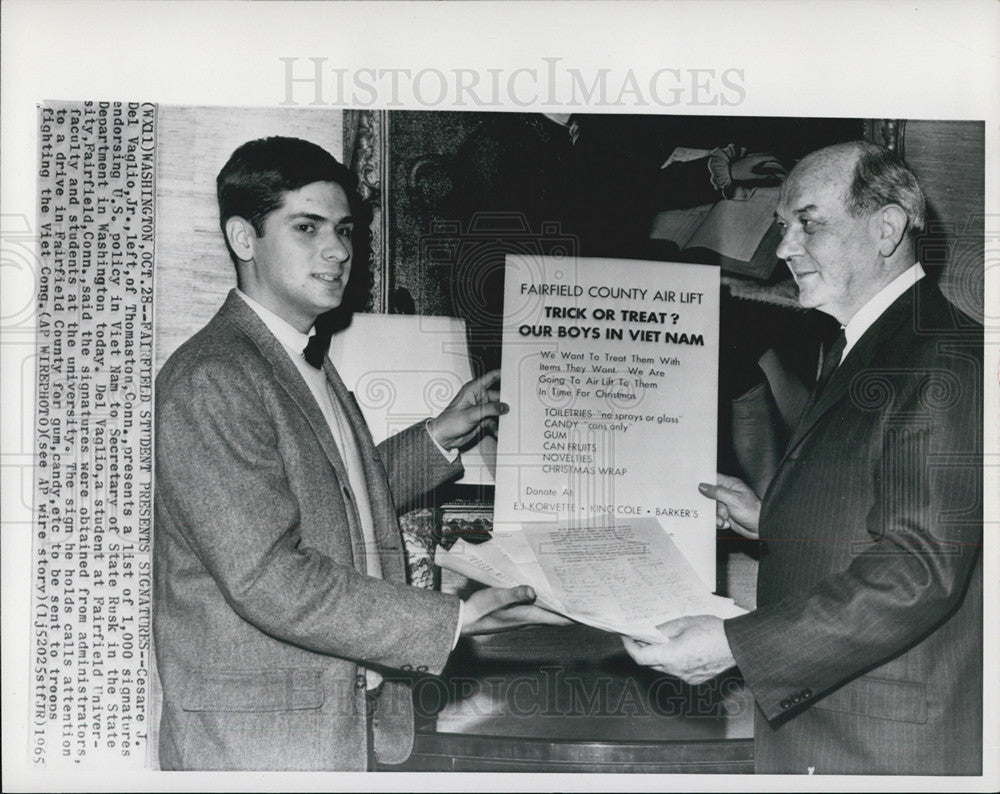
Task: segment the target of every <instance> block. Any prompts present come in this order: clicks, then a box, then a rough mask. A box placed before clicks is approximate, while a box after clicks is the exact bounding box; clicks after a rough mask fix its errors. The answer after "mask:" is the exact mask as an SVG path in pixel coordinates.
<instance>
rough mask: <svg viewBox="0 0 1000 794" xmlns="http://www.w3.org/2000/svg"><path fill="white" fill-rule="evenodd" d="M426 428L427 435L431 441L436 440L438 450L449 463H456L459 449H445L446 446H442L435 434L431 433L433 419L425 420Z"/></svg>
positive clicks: (435, 444)
mask: <svg viewBox="0 0 1000 794" xmlns="http://www.w3.org/2000/svg"><path fill="white" fill-rule="evenodd" d="M424 430H426V431H427V435H428V436H430V438H431V441H433V442H434V446H435V447H437V448H438V451H439V452H440V453H441V454H442V455H444V458H445V460H447V461H448V462H449V463H454V462H455V461H456V460H458V450H457V449H445V448H444V447H442V446H441V445H440V444H439V443H438V440H437V439H436V438H434V436H432V435H431V420H430V419H428V420H427V421H426V422H424Z"/></svg>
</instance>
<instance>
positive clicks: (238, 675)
mask: <svg viewBox="0 0 1000 794" xmlns="http://www.w3.org/2000/svg"><path fill="white" fill-rule="evenodd" d="M325 371H326V375H327V379H328V380H329V382H330V383H331V384H332V385H333V388H334V390H335V392H336V394H337V396H338V397H339V398H340V400H341V402H342V404H343V405H344V406H345V409H346V411H347V414H348V417H349V420H350V422H351V425H352V426H353V429H354V434H355V438H356V439H357V444H358V448H359V451H360V454H361V457H362V459H363V462H364V468H365V475H366V479H367V482H368V488H369V496H370V500H371V505H372V512H373V516H374V520H375V529H376V536H377V543H378V551H379V554H380V557H381V562H382V570H383V572H384V576H385V580H384V581H382V580H376V579H371V578H368V577H366V576H363V575H362V574H361V573H359V571H363V570H364V569H365V564H364V558H363V553H364V541H363V539H362V533H361V528H360V525H359V521H358V515H357V509H356V507H355V501H354V496H353V494H352V492H351V487H350V485H349V483H348V480H347V474H346V470H345V468H344V462H343V461H342V459H341V457H340V453H339V452H338V450H337V448H336V446H335V444H334V441H333V438H332V436H331V434H330V431H329V428H328V426H327V425H326V422H325V420H324V418H323V415H322V414H321V413H320V409H319V406H318V405H317V404H316V401H315V400H314V399H313V397H312V394H311V393H310V392H309V388H308V386H307V385H306V383H305V381H304V380H303V379H302V377H301V375H300V374H299V372H298V370H297V369H296V367H295V364H294V363H293V362H292V361H291V360H290V359H289V357H288V355H287V353H286V352H285V350H284V348H282V346H281V344H280V343H279V342H278V341H277V339H275V338H274V336H273V335H272V334H271V333H270V331H268V330H267V328H266V326H265V325H264V324H263V323H262V322H261V320H260V319H259V318H258V317H257V315H256V314H254V312H253V311H252V310H251V309H250V308H249V307H248V306H247V305H246V304H245V303H244V302H243V301H242V300H241V299H240V298H239V297H238V296H236V295H235V293H231V294H230V295H229V298H228V299H227V300H226V302H225V304H224V305H223V306H222V308H221V309H220V310H219V312H218V314H216V316H215V317H214V318H213V319H212V321H211V322H210V323H209V324H208V325H207V326H206V327H205V328H204V329H202V330H201V331H200V332H199V333H198V334H196V335H195V336H194V337H192V338H191V339H190V340H189V341H188V342H187V343H185V344H184V345H183V346H182V347H181V348H180V349H178V351H177V352H176V353H175V354H174V355H173V356H171V358H170V360H169V361H168V362H167V363H166V365H165V366H164V367H163V370H162V371H161V372H160V374H159V376H158V378H157V384H156V492H155V503H156V525H155V534H154V582H155V584H154V587H155V590H154V609H153V628H154V636H155V647H156V659H157V665H158V669H159V674H160V678H161V681H162V685H163V693H164V707H163V716H162V720H161V729H160V731H161V732H160V763H161V766H162V767H163V768H165V769H313V770H323V769H325V770H331V769H338V770H339V769H344V770H363V769H365V766H366V762H367V747H366V724H365V720H366V714H365V694H364V688H365V682H364V676H363V675H362V674H361V671H360V670H359V663H361V664H363V665H366V666H371V667H375V668H378V669H380V670H383V671H384V672H385V673H386V674H387V675H391V674H392V673H393V671H397V673H396V675H397V676H398V675H399V672H398V671H404V672H409V671H411V670H412V671H415V672H420V673H422V672H424V671H428V672H430V673H437V672H439V671H440V670H441V668H442V667H443V666H444V663H445V661H446V660H447V658H448V655H449V653H450V652H451V648H452V642H453V637H454V632H455V627H456V622H457V619H458V599H457V598H455V597H453V596H445V595H442V594H440V593H434V592H429V591H424V590H418V589H415V588H411V587H408V586H407V585H406V584H405V569H404V560H403V553H402V541H401V537H400V534H399V529H398V523H397V516H396V506H400V507H401V506H403V505H404V504H405V503H407V502H409V501H411V500H412V499H413V498H415V497H416V496H418V495H419V494H420V493H422V492H424V491H426V490H427V489H429V488H430V487H431V486H433V485H434V484H436V483H437V482H440V481H441V480H443V479H445V478H446V477H448V476H453V475H455V474H456V473H457V472H458V471H459V470H460V469H459V468H458V467H455V466H452V465H451V464H448V463H447V462H446V461H445V459H444V458H443V456H442V455H441V454H440V453H439V452H438V451H437V450H436V448H435V447H434V445H433V442H432V441H431V440H430V437H429V435H428V434H427V432H426V431H425V430H424V429H423V427H422V426H420V425H417V426H415V427H414V428H411V429H410V430H407V431H404V432H403V433H401V434H399V435H398V436H396V437H394V438H392V439H389V440H388V441H386V442H385V443H384V444H382V445H380V447H379V448H378V449H377V450H376V448H375V446H374V445H373V443H372V439H371V435H370V434H369V432H368V430H367V428H366V426H365V424H364V420H363V419H362V417H361V413H360V411H359V410H358V409H357V405H356V403H354V401H353V398H352V397H351V396H350V395H349V394H348V392H347V390H346V389H345V387H344V385H343V383H342V382H341V380H340V378H339V376H338V375H337V373H336V372H335V370H334V369H333V367H332V365H331V364H330V362H329V361H327V362H326V364H325ZM390 491H391V493H390ZM374 734H375V748H376V752H377V753H378V756H379V760H380V761H384V762H388V763H398V762H400V761H402V760H405V758H406V757H407V756H408V755H409V752H410V749H411V746H412V741H413V712H412V706H411V701H410V690H409V687H408V686H407V685H406V684H405V683H404V682H400V681H389V680H387V682H386V685H385V688H384V690H383V692H382V695H381V697H380V699H379V708H378V710H377V712H376V717H375V722H374Z"/></svg>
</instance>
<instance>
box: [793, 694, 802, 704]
mask: <svg viewBox="0 0 1000 794" xmlns="http://www.w3.org/2000/svg"><path fill="white" fill-rule="evenodd" d="M800 702H802V695H792V703H800Z"/></svg>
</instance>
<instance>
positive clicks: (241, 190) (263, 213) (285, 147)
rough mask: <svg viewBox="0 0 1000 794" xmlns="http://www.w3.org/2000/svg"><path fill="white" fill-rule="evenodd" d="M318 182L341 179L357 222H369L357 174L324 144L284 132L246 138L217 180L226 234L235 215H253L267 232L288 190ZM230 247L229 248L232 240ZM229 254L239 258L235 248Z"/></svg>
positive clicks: (339, 182) (259, 230)
mask: <svg viewBox="0 0 1000 794" xmlns="http://www.w3.org/2000/svg"><path fill="white" fill-rule="evenodd" d="M313 182H333V183H335V184H337V185H340V186H341V187H342V188H343V189H344V193H345V194H347V200H348V202H349V203H350V207H351V213H352V215H353V217H354V220H355V223H356V224H358V225H360V226H363V225H365V224H366V216H367V208H366V207H365V205H364V203H363V202H362V200H361V196H360V195H358V180H357V178H356V177H355V176H354V174H353V173H351V171H350V169H348V168H347V166H345V165H343V164H342V163H340V162H338V161H337V160H336V159H335V158H334V157H333V156H332V155H331V154H330V153H329V152H327V151H326V150H325V149H323V148H322V147H320V146H317V145H316V144H315V143H310V142H309V141H304V140H302V139H301V138H284V137H279V136H274V137H270V138H259V139H257V140H255V141H248V142H247V143H245V144H243V145H242V146H240V147H239V148H238V149H237V150H236V151H235V152H233V154H232V156H231V157H230V158H229V161H228V162H227V163H226V164H225V165H224V166H223V167H222V170H221V171H220V172H219V176H218V177H217V178H216V181H215V184H216V195H217V196H218V199H219V225H220V227H221V228H222V234H223V237H225V233H226V221H228V220H229V219H230V218H232V217H234V216H238V217H240V218H244V219H245V220H247V221H249V222H250V224H251V225H252V226H253V228H254V231H256V232H257V235H258V236H259V237H262V236H263V235H264V220H265V218H267V216H268V215H269V214H270V213H272V212H274V210H276V209H278V207H280V206H281V204H282V202H283V201H284V195H285V193H288V192H290V191H293V190H299V189H300V188H303V187H305V186H306V185H311V184H312V183H313ZM226 247H227V248H229V242H228V240H227V242H226ZM229 256H230V257H231V258H232V260H233V264H237V262H238V259H237V257H236V255H235V254H234V253H233V250H232V248H229Z"/></svg>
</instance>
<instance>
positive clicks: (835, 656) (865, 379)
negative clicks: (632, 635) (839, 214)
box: [725, 278, 983, 775]
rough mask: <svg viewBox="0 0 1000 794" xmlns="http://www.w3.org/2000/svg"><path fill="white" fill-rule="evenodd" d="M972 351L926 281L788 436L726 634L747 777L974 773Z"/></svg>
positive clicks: (977, 718)
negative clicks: (754, 569)
mask: <svg viewBox="0 0 1000 794" xmlns="http://www.w3.org/2000/svg"><path fill="white" fill-rule="evenodd" d="M982 334H983V331H982V328H981V327H980V326H979V325H977V324H975V323H973V322H972V321H971V320H969V319H968V318H967V317H964V315H961V314H960V313H959V312H958V311H957V310H956V309H954V307H952V306H951V305H950V304H949V303H948V302H947V301H945V299H944V298H943V297H942V296H941V294H940V292H938V290H937V288H936V287H935V286H933V285H932V284H931V283H929V281H928V279H926V278H925V279H923V280H922V281H921V282H919V284H918V286H917V287H916V288H914V289H911V290H909V291H908V292H907V293H905V294H904V295H903V296H901V297H900V298H899V299H898V300H897V301H896V302H895V303H894V304H893V305H892V306H891V307H890V308H889V309H888V310H887V311H886V312H885V313H884V314H883V315H882V316H881V317H880V318H879V319H878V320H877V321H876V322H875V324H874V325H873V326H872V327H871V328H870V329H869V330H868V331H867V332H866V333H865V334H864V336H862V338H861V339H860V340H859V342H858V344H857V346H856V347H855V348H854V349H852V350H851V351H850V352H849V353H848V355H847V357H846V358H845V359H844V361H843V363H842V364H841V366H840V367H839V368H838V369H837V371H836V372H835V373H834V375H833V378H832V379H831V380H830V382H829V384H828V385H827V388H826V390H825V391H824V392H823V394H822V396H821V397H820V398H819V400H818V401H816V402H815V403H814V404H812V405H810V406H809V407H807V408H806V411H805V414H804V415H803V417H802V419H801V421H800V423H799V425H798V427H797V428H796V430H795V431H794V433H793V435H792V438H791V440H790V442H789V446H788V448H787V450H786V452H785V456H784V459H783V460H782V462H781V464H780V466H779V468H778V471H777V473H776V474H775V477H774V480H773V481H772V482H771V485H770V487H769V488H768V490H767V492H766V494H765V496H764V499H763V505H762V508H761V516H760V533H761V538H762V542H761V547H762V556H761V561H760V569H759V577H758V595H757V603H758V608H757V609H756V610H755V611H753V612H751V613H749V614H747V615H743V616H741V617H738V618H735V619H732V620H728V621H726V624H725V628H726V633H727V636H728V638H729V642H730V646H731V648H732V651H733V655H734V656H735V658H736V661H737V663H738V664H739V666H740V669H741V670H742V672H743V675H744V676H745V678H746V681H747V683H748V685H749V687H750V690H751V692H752V693H753V695H754V698H755V700H756V702H757V707H758V711H757V721H756V740H757V741H756V759H757V770H758V771H759V772H800V773H805V772H807V771H808V770H809V769H814V770H815V771H816V772H817V773H842V774H844V773H846V774H849V773H867V774H879V773H886V774H915V775H926V774H979V773H980V769H981V760H982V632H983V613H982V555H981V553H980V552H981V545H982V422H983V413H982V390H983V383H982V372H983V359H982V342H983V336H982Z"/></svg>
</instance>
